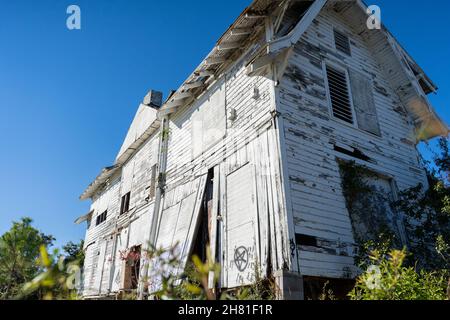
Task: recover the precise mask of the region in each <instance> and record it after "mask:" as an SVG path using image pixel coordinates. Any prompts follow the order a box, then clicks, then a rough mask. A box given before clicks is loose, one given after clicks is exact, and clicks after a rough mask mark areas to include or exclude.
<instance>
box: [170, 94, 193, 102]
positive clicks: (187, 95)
mask: <svg viewBox="0 0 450 320" xmlns="http://www.w3.org/2000/svg"><path fill="white" fill-rule="evenodd" d="M191 97H192V93H190V92H179V93H175V96H174V97H173V100H183V99H187V98H191Z"/></svg>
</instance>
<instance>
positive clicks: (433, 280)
mask: <svg viewBox="0 0 450 320" xmlns="http://www.w3.org/2000/svg"><path fill="white" fill-rule="evenodd" d="M406 256H407V254H406V251H404V250H403V251H399V250H392V251H391V252H390V253H389V254H388V255H387V256H386V255H383V254H380V252H379V251H374V252H373V253H372V254H371V256H370V259H371V261H372V265H370V266H367V268H366V271H365V272H364V273H363V274H362V275H361V276H360V277H359V278H358V279H357V283H356V286H355V288H354V290H353V291H352V292H351V293H350V297H351V299H353V300H445V299H446V298H447V296H446V289H447V279H448V277H446V275H445V274H444V273H442V272H427V271H425V270H421V271H419V272H417V271H416V270H415V268H413V267H405V266H404V262H405V258H406ZM447 276H448V275H447Z"/></svg>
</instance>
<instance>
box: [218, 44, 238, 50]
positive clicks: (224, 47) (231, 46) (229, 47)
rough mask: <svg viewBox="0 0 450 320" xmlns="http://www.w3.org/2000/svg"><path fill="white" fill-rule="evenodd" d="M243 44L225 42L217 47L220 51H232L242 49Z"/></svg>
mask: <svg viewBox="0 0 450 320" xmlns="http://www.w3.org/2000/svg"><path fill="white" fill-rule="evenodd" d="M241 45H242V43H240V42H225V43H221V44H219V45H218V46H217V49H218V50H220V51H223V50H232V49H236V48H239V47H241Z"/></svg>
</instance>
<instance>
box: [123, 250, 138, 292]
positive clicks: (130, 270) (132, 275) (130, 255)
mask: <svg viewBox="0 0 450 320" xmlns="http://www.w3.org/2000/svg"><path fill="white" fill-rule="evenodd" d="M123 260H124V275H123V289H124V290H136V289H137V288H138V284H139V273H140V269H141V246H135V247H132V248H131V249H130V250H129V251H128V252H127V254H126V257H124V259H123Z"/></svg>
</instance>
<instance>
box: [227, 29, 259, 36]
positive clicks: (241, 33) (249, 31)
mask: <svg viewBox="0 0 450 320" xmlns="http://www.w3.org/2000/svg"><path fill="white" fill-rule="evenodd" d="M253 31H254V29H251V28H245V29H244V28H236V29H233V30H231V35H232V36H245V35H248V34H252V33H253Z"/></svg>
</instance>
